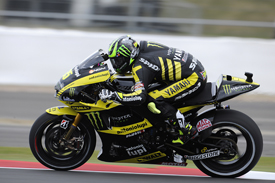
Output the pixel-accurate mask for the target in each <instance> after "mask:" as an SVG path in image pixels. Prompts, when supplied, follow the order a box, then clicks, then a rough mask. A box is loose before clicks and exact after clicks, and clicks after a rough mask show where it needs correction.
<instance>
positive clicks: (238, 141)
mask: <svg viewBox="0 0 275 183" xmlns="http://www.w3.org/2000/svg"><path fill="white" fill-rule="evenodd" d="M206 141H207V142H209V143H212V144H215V145H219V146H221V147H222V148H221V151H220V156H218V157H215V158H211V159H204V160H199V161H194V163H195V164H196V166H197V167H198V168H199V169H200V170H201V171H203V172H204V173H205V174H207V175H209V176H212V177H238V176H241V175H243V174H245V173H247V172H248V171H250V170H251V169H252V168H253V167H254V166H255V165H256V164H257V162H258V160H259V158H260V157H261V154H262V149H263V140H262V135H261V132H260V130H259V128H258V126H257V125H256V123H255V122H254V121H253V120H252V119H251V118H249V117H248V116H246V115H245V114H243V113H240V112H238V111H234V110H223V111H219V112H218V114H217V115H216V117H215V121H214V122H213V129H212V135H211V136H210V137H209V138H208V139H206ZM198 151H199V150H198Z"/></svg>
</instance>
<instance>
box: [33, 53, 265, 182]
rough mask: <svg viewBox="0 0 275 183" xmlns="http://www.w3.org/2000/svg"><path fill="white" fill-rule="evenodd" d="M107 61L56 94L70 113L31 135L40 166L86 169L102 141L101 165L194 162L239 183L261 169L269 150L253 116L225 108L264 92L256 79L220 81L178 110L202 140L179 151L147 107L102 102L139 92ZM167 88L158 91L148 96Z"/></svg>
mask: <svg viewBox="0 0 275 183" xmlns="http://www.w3.org/2000/svg"><path fill="white" fill-rule="evenodd" d="M107 60H108V56H107V55H106V54H104V53H103V51H102V50H98V51H96V52H94V53H93V54H91V55H90V56H89V57H88V58H87V59H85V60H84V61H83V62H81V63H80V64H78V65H77V66H75V67H74V68H73V69H71V70H70V71H69V72H67V73H66V74H64V75H63V77H62V78H61V79H60V80H59V82H58V83H57V85H56V86H55V90H56V95H55V97H56V98H57V99H58V100H59V101H60V102H62V103H64V104H65V105H66V106H57V107H51V108H49V109H47V110H46V111H45V113H44V114H42V115H41V116H40V117H39V118H38V119H37V120H36V121H35V122H34V124H33V125H32V128H31V130H30V134H29V144H30V148H31V151H32V153H33V155H34V156H35V158H36V159H37V160H38V161H39V162H40V163H42V164H43V165H45V166H46V167H48V168H51V169H55V170H71V169H75V168H77V167H79V166H81V165H83V164H84V163H85V162H87V161H88V160H89V158H90V157H91V155H92V154H93V153H94V150H95V145H96V142H97V140H96V137H97V136H96V133H97V134H98V136H99V137H100V139H101V141H102V148H101V150H100V152H99V154H98V157H97V158H98V160H101V161H105V162H119V163H147V164H159V165H168V166H186V165H187V161H188V160H190V161H193V162H194V164H195V165H196V166H197V167H198V168H199V169H200V170H201V171H202V172H204V173H205V174H207V175H209V176H212V177H238V176H241V175H243V174H245V173H247V172H248V171H250V170H251V169H252V168H253V167H254V166H255V165H256V164H257V162H258V160H259V158H260V156H261V153H262V149H263V139H262V135H261V132H260V130H259V128H258V126H257V125H256V123H255V122H254V121H253V120H252V119H251V118H250V117H249V116H247V115H245V114H243V113H241V112H239V111H236V110H233V109H230V106H228V105H222V104H221V103H222V102H224V101H226V100H229V99H231V98H234V97H236V96H238V95H240V94H243V93H246V92H250V91H252V90H254V89H256V88H257V87H259V84H257V83H255V82H253V80H252V76H253V74H251V73H245V75H246V79H241V78H238V77H233V76H230V75H221V76H220V77H219V78H218V80H217V81H216V82H208V83H207V84H206V87H205V88H204V90H203V91H202V92H200V94H198V95H197V96H196V97H193V98H192V99H189V100H186V101H184V103H181V104H180V105H179V104H173V105H175V107H177V108H178V109H179V111H180V112H181V113H182V114H183V115H184V116H185V120H186V121H187V122H188V123H190V124H191V125H194V126H196V127H197V129H198V132H199V135H198V136H197V137H196V138H194V139H191V140H189V141H188V142H187V143H186V144H184V145H180V146H179V145H174V144H173V143H171V141H172V137H171V135H170V133H169V129H171V127H170V126H169V124H168V123H165V122H164V120H163V119H161V118H160V117H159V116H158V115H156V114H153V113H150V112H148V109H147V106H135V107H134V106H133V107H126V106H123V105H121V104H120V103H118V102H116V101H112V100H106V101H102V100H100V99H99V96H98V93H99V92H100V91H101V90H102V89H104V88H107V89H109V90H112V91H115V90H116V91H120V92H124V93H127V92H128V93H130V92H132V91H133V90H134V87H133V86H134V80H133V77H132V76H131V75H130V74H126V75H118V74H116V73H114V72H111V70H109V67H108V64H106V63H107V62H108V61H107ZM161 85H162V83H152V84H151V85H150V86H149V92H150V91H153V90H155V89H157V88H158V87H160V86H161ZM206 106H208V108H207V109H206V110H205V111H202V112H201V109H202V108H203V107H206Z"/></svg>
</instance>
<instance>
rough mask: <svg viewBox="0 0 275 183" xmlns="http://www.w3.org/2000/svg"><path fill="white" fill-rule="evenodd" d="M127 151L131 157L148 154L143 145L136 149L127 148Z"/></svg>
mask: <svg viewBox="0 0 275 183" xmlns="http://www.w3.org/2000/svg"><path fill="white" fill-rule="evenodd" d="M126 151H127V153H128V155H129V156H137V155H139V156H141V155H142V154H144V153H146V152H147V150H146V149H145V147H144V146H143V145H142V144H141V145H138V146H135V147H130V148H127V149H126Z"/></svg>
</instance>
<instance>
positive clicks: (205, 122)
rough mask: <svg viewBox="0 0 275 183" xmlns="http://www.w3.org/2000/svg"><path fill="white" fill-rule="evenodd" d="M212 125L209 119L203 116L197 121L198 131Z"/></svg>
mask: <svg viewBox="0 0 275 183" xmlns="http://www.w3.org/2000/svg"><path fill="white" fill-rule="evenodd" d="M211 126H212V123H211V121H210V120H208V119H206V118H204V119H202V120H200V121H199V122H198V123H197V130H198V132H201V131H203V130H205V129H207V128H209V127H211Z"/></svg>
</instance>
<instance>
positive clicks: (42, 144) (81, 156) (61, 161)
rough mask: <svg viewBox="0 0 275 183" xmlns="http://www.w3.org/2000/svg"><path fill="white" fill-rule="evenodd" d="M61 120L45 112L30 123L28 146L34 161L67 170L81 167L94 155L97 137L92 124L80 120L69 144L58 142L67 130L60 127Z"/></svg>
mask: <svg viewBox="0 0 275 183" xmlns="http://www.w3.org/2000/svg"><path fill="white" fill-rule="evenodd" d="M62 119H63V118H62V117H60V116H54V115H50V114H48V113H44V114H43V115H41V116H40V117H39V118H38V119H37V120H36V121H35V123H34V124H33V126H32V128H31V131H30V134H29V144H30V148H31V151H32V153H33V155H34V156H35V158H36V159H37V160H38V161H39V162H40V163H42V164H43V165H45V166H46V167H48V168H51V169H55V170H70V169H75V168H77V167H79V166H81V165H83V164H84V163H85V162H86V161H87V160H88V159H89V158H90V157H91V155H92V154H93V152H94V149H95V144H96V136H95V132H94V130H93V127H92V125H91V123H88V122H86V121H85V120H82V121H81V122H80V123H79V125H78V127H77V128H76V129H75V131H74V133H73V134H72V136H71V138H70V140H69V142H70V143H69V144H66V145H62V144H61V143H60V139H62V138H63V136H64V134H65V133H66V132H67V131H68V129H69V127H68V128H67V129H64V126H63V128H61V127H60V124H61V121H62Z"/></svg>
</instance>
